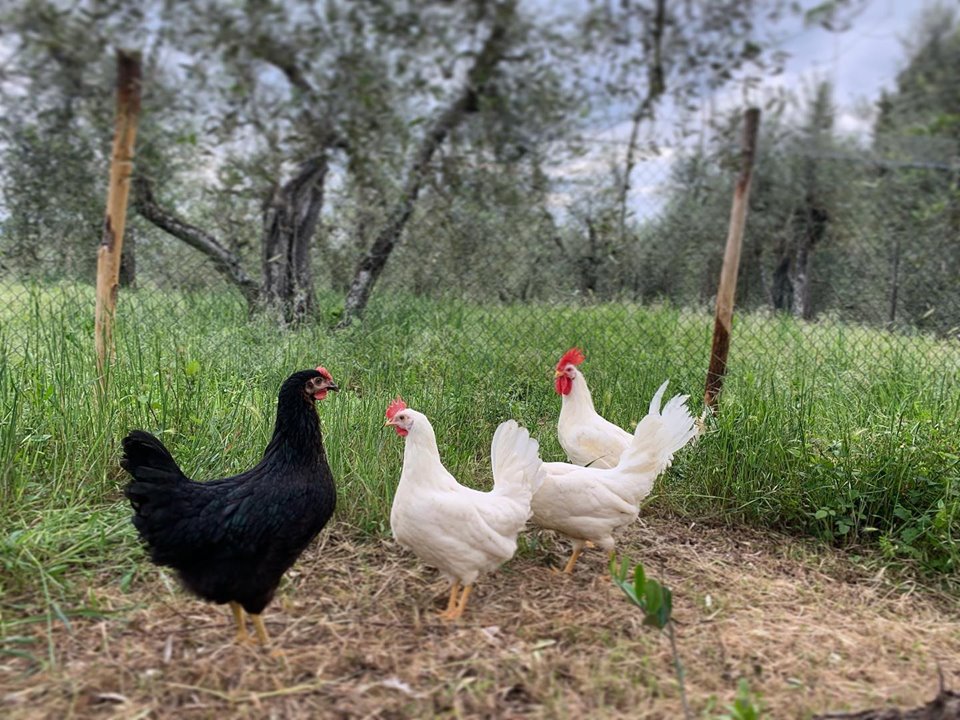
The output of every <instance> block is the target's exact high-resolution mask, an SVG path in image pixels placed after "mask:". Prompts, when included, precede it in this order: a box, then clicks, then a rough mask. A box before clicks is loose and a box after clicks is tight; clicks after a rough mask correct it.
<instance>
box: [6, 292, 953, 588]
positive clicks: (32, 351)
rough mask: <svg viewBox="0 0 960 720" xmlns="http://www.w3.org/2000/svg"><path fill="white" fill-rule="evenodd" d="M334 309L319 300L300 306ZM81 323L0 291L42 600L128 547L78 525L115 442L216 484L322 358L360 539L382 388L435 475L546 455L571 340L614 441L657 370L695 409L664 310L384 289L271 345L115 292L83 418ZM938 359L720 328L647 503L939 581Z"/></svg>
mask: <svg viewBox="0 0 960 720" xmlns="http://www.w3.org/2000/svg"><path fill="white" fill-rule="evenodd" d="M339 301H340V298H339V296H338V295H333V294H326V295H321V296H320V299H319V304H320V306H321V307H324V308H335V307H336V306H337V304H338V303H339ZM92 310H93V288H92V287H89V286H85V285H72V284H59V285H31V286H14V287H11V286H6V291H5V294H2V296H0V451H2V452H0V538H8V539H9V538H11V537H14V536H15V538H16V542H15V543H12V544H11V543H4V544H3V549H2V550H0V553H2V555H3V562H4V563H5V564H6V565H5V566H6V567H7V568H8V571H7V572H4V573H2V575H0V577H2V579H0V582H2V583H3V584H4V585H5V588H6V589H7V590H13V589H15V588H16V587H19V586H21V585H22V584H23V583H35V582H36V574H37V573H38V572H39V570H38V568H43V567H48V566H56V567H57V568H60V569H59V570H58V573H61V574H60V575H58V576H57V577H53V578H50V583H51V584H50V586H51V588H53V590H52V592H59V590H58V588H60V587H61V584H63V583H65V582H66V581H65V580H64V575H63V573H67V572H68V570H69V568H70V567H71V566H72V564H74V563H75V564H76V566H77V567H87V566H91V565H95V564H96V563H97V562H103V561H105V557H106V556H105V555H98V554H97V553H99V552H100V551H99V550H97V549H96V548H99V547H103V548H115V547H122V548H123V549H124V550H123V552H137V551H136V550H135V548H136V544H135V542H134V536H133V532H132V528H131V527H129V525H128V524H126V523H125V522H121V521H120V520H117V522H116V523H114V522H113V521H110V522H109V523H108V522H106V521H104V522H103V523H100V524H90V523H91V522H92V520H91V518H93V517H101V516H109V517H110V518H121V519H122V518H123V517H124V516H125V514H126V510H125V509H124V506H123V503H122V501H121V495H120V488H121V486H122V484H123V483H124V482H125V478H124V475H123V473H122V471H121V470H120V469H119V468H118V467H117V456H118V451H119V447H118V446H119V441H120V439H121V438H122V437H123V435H124V434H125V433H126V432H127V431H128V430H129V429H130V428H133V427H141V428H144V429H146V430H150V431H153V432H155V433H158V434H159V436H160V437H161V438H163V440H164V441H165V442H166V443H168V444H169V446H170V448H171V450H172V452H173V453H174V455H175V456H176V457H177V459H178V461H179V462H180V463H181V465H182V467H183V468H184V470H185V471H186V472H187V473H188V474H190V475H191V476H194V477H197V478H199V479H204V478H210V477H214V476H219V475H225V474H229V473H232V472H238V471H240V470H242V469H244V468H246V467H249V466H250V465H251V464H253V463H254V462H256V460H257V458H258V457H259V454H260V453H261V452H262V450H263V447H264V446H265V444H266V442H267V439H268V437H269V434H270V431H271V429H272V423H273V413H274V403H275V399H276V396H275V393H276V390H277V387H278V386H279V384H280V382H281V380H283V378H284V377H286V375H287V374H288V373H289V372H291V371H292V370H293V369H296V368H303V367H312V366H315V365H316V364H317V363H318V362H323V363H324V364H325V365H326V366H327V367H328V368H329V369H330V370H331V372H332V373H333V375H334V377H335V378H336V379H337V381H338V383H339V384H340V386H341V388H343V390H342V392H341V393H339V395H337V396H335V397H330V398H328V399H327V400H326V401H324V403H322V404H321V406H320V412H321V417H322V421H323V426H324V430H325V433H326V438H327V447H328V450H329V457H330V461H331V464H332V466H333V469H334V473H335V475H336V477H337V480H338V488H339V499H338V514H339V517H340V518H341V519H343V520H346V521H348V522H350V523H351V524H352V525H354V526H356V527H357V528H360V529H362V530H363V531H366V532H371V533H374V534H379V533H382V532H386V530H387V527H388V517H389V508H390V503H391V500H392V496H393V489H394V487H395V486H396V482H397V479H398V476H399V470H400V460H401V454H402V443H399V442H396V438H395V437H393V436H392V435H391V434H390V433H386V432H384V431H383V428H382V423H381V421H380V420H381V418H382V416H383V411H384V408H385V407H386V405H387V403H388V402H389V401H390V400H391V399H392V398H393V397H394V396H395V395H396V394H397V393H402V394H403V395H404V397H405V398H406V399H407V401H408V402H409V403H410V404H411V405H412V406H413V407H416V408H418V409H420V410H423V411H424V412H425V413H426V414H427V415H428V416H429V417H430V418H431V419H432V420H433V422H434V427H435V428H436V430H437V435H438V441H439V444H440V447H441V448H442V452H443V455H444V462H445V463H446V464H447V466H448V467H449V469H450V470H451V472H453V473H454V474H455V475H456V476H457V477H458V478H460V479H461V480H462V481H464V482H466V483H468V484H472V485H474V486H478V487H488V486H489V482H490V476H489V457H488V455H489V441H490V437H492V434H493V431H494V429H495V428H496V426H497V424H498V423H500V422H501V421H502V420H504V419H505V418H510V417H512V418H516V419H517V421H518V422H520V423H521V424H522V425H524V426H526V427H528V428H530V429H531V431H532V433H533V434H534V436H535V437H536V438H537V439H538V440H539V441H540V443H541V452H542V456H543V457H544V459H547V460H558V459H561V458H562V457H563V454H562V451H561V449H560V447H559V444H558V441H557V438H556V429H555V425H556V418H557V413H558V411H559V402H558V400H557V396H556V394H555V393H554V391H553V386H552V383H551V380H550V379H551V368H552V367H553V364H554V363H555V362H556V358H557V357H559V355H560V354H562V353H563V352H564V351H565V350H566V349H567V348H569V347H570V346H571V345H573V344H582V345H583V347H585V348H586V351H587V357H588V360H587V364H586V365H585V366H584V372H586V373H587V377H588V379H589V382H590V385H591V388H592V389H593V396H594V401H595V403H596V405H597V409H598V410H599V411H600V412H601V413H602V414H603V415H604V416H605V417H607V418H609V419H610V420H611V421H613V422H616V423H617V424H619V425H621V426H622V427H632V426H633V425H635V423H636V422H637V421H638V420H639V419H640V417H641V414H642V413H643V412H644V409H645V407H646V403H647V402H648V399H649V397H650V396H651V395H652V393H653V392H654V390H655V389H656V387H657V386H658V385H659V384H660V383H661V382H662V381H663V379H666V378H670V381H671V388H674V389H676V391H678V392H689V393H691V394H693V395H697V394H698V392H699V390H698V389H699V388H701V387H702V384H703V379H704V363H705V359H706V358H707V357H708V353H709V348H710V329H711V327H712V318H711V317H710V316H709V315H707V314H698V313H692V312H688V311H679V310H676V309H675V308H671V307H669V306H660V307H639V306H636V305H629V304H619V303H618V304H596V305H590V306H576V305H562V304H561V305H547V304H543V305H530V304H522V305H521V304H518V305H492V304H474V303H465V302H462V301H457V300H452V299H451V300H447V301H445V302H437V301H434V300H430V299H428V298H423V297H419V298H418V297H414V296H412V295H409V294H403V293H399V292H396V293H391V294H389V295H387V296H384V297H381V298H379V299H375V301H374V303H373V305H371V307H370V312H369V313H368V315H367V316H366V318H365V319H364V322H363V323H361V324H358V325H357V326H356V327H354V328H351V329H350V330H349V331H347V332H341V333H336V334H331V333H329V332H328V331H327V330H326V329H325V328H324V327H323V326H313V325H308V326H305V327H303V328H301V329H299V330H297V331H282V330H280V329H278V328H277V327H276V326H275V325H274V324H272V323H271V322H270V321H269V320H268V319H266V318H259V317H255V318H252V319H250V318H248V316H247V314H246V309H245V307H244V304H243V302H242V300H241V299H240V298H239V296H238V295H235V294H232V293H229V292H225V293H214V292H206V293H188V292H179V293H175V292H169V291H167V292H158V291H157V290H155V289H153V288H148V287H142V288H140V289H137V290H134V291H124V292H121V296H120V304H119V309H118V325H117V329H116V339H117V361H116V363H115V364H114V366H113V367H112V370H111V375H110V387H111V392H110V397H109V399H108V401H107V402H106V403H104V404H101V403H99V402H97V400H96V393H95V388H96V383H97V379H96V374H95V370H94V363H93V349H92V340H91V338H92V336H93V319H92V316H93V311H92ZM811 348H821V350H820V351H818V352H816V353H812V352H810V349H811ZM956 354H957V349H956V348H955V347H953V346H952V345H950V344H949V343H944V342H938V341H936V340H933V339H930V338H924V337H915V338H909V341H906V340H905V339H904V338H899V337H898V336H896V335H892V334H889V333H882V332H878V331H874V330H867V329H863V328H853V327H850V326H846V325H843V324H840V323H826V322H821V323H818V324H816V325H809V324H803V323H799V322H797V321H794V320H792V319H790V318H770V317H766V316H763V315H748V314H744V315H742V316H739V317H738V320H737V323H736V326H735V329H734V336H733V339H732V348H731V364H730V375H729V376H728V378H727V381H726V385H725V389H724V394H723V397H722V400H721V411H720V413H719V414H718V415H717V416H716V417H715V418H713V419H712V420H711V421H710V426H709V431H708V433H707V435H706V436H705V437H703V438H702V439H701V440H700V442H699V443H698V444H697V445H696V446H694V447H692V448H689V449H688V450H686V451H684V452H683V453H680V454H679V455H678V457H677V459H676V462H675V464H674V466H673V468H672V469H671V470H670V472H669V473H668V474H667V475H666V476H665V478H664V479H663V480H662V481H661V482H659V483H658V485H657V488H656V489H655V491H654V497H653V498H652V500H651V501H652V502H654V503H658V504H659V505H660V506H661V507H665V508H669V509H670V510H672V511H675V512H678V513H680V514H689V515H693V516H701V517H702V516H705V515H707V516H720V517H723V518H726V519H729V520H730V521H732V522H747V523H752V524H756V525H759V526H762V527H775V528H779V529H782V530H785V531H788V532H794V533H798V534H812V535H815V536H817V537H821V538H823V539H824V540H826V541H829V542H833V543H836V544H839V545H864V544H867V545H870V544H874V545H876V547H878V548H879V549H880V550H881V551H882V552H884V553H887V554H888V556H889V557H890V558H891V559H892V560H908V561H910V562H913V563H916V564H918V565H919V566H921V567H923V568H925V569H926V570H927V571H930V572H955V571H956V569H957V567H958V563H960V538H958V534H957V527H958V518H960V462H958V454H957V447H958V423H957V418H958V417H960V378H958V377H957V370H955V369H953V368H957V367H960V358H957V357H956ZM931 358H936V364H935V365H934V364H930V359H931ZM693 409H694V411H695V413H696V414H698V411H697V410H696V407H695V405H694V408H693ZM822 511H826V514H824V513H823V512H822ZM830 511H833V515H831V514H830ZM818 515H819V517H818ZM91 533H93V536H91ZM14 534H15V535H14ZM91 537H92V545H91V544H90V543H91ZM91 548H93V549H91ZM104 552H106V549H105V550H104ZM31 558H32V559H31ZM110 562H112V560H111V561H110Z"/></svg>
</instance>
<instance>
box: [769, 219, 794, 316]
mask: <svg viewBox="0 0 960 720" xmlns="http://www.w3.org/2000/svg"><path fill="white" fill-rule="evenodd" d="M787 232H789V230H788V231H787ZM793 294H794V293H793V249H792V242H791V241H790V239H789V238H787V237H782V238H781V240H780V247H779V252H778V253H777V265H776V267H775V268H774V269H773V282H772V287H771V288H770V297H771V303H772V305H773V309H774V310H784V311H786V312H791V311H792V310H793Z"/></svg>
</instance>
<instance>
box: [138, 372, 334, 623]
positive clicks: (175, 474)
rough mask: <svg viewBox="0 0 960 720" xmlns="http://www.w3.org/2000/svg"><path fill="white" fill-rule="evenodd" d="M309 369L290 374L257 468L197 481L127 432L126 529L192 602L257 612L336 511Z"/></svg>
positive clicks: (144, 435) (156, 443) (151, 442)
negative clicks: (129, 521) (129, 520)
mask: <svg viewBox="0 0 960 720" xmlns="http://www.w3.org/2000/svg"><path fill="white" fill-rule="evenodd" d="M317 377H320V373H319V372H317V371H315V370H306V371H303V372H299V373H295V374H294V375H291V376H290V377H289V378H287V380H286V381H285V382H284V383H283V386H282V387H281V388H280V393H279V396H278V398H277V419H276V424H275V426H274V431H273V437H272V438H271V440H270V443H269V445H268V446H267V448H266V450H265V451H264V454H263V458H262V459H261V461H260V462H259V464H257V466H256V467H254V468H252V469H250V470H248V471H246V472H244V473H241V474H239V475H235V476H233V477H228V478H223V479H221V480H212V481H210V482H196V481H194V480H191V479H190V478H188V477H187V476H186V475H184V474H183V472H182V471H181V470H180V468H179V466H178V465H177V463H176V461H175V460H174V459H173V456H172V455H171V454H170V451H169V450H167V448H166V447H164V445H163V443H162V442H160V440H158V439H157V438H156V437H154V436H153V435H151V434H150V433H148V432H144V431H142V430H134V431H132V432H131V433H130V434H129V435H127V437H126V438H124V440H123V458H122V459H121V461H120V465H121V467H123V469H124V470H126V471H127V472H128V473H130V475H132V476H133V480H132V481H131V482H130V483H129V484H128V485H127V487H126V488H125V490H124V494H125V495H126V496H127V498H129V500H130V504H131V506H132V507H133V509H134V511H135V514H134V517H133V524H134V525H135V526H136V528H137V530H138V531H139V533H140V537H141V539H142V540H143V541H144V543H145V544H146V545H147V546H148V547H149V549H150V557H151V559H152V560H153V562H154V563H156V564H158V565H166V566H168V567H172V568H174V569H175V570H177V572H178V574H179V576H180V578H181V580H182V581H183V584H184V585H185V586H186V587H187V589H189V590H190V591H191V592H193V593H195V594H196V595H198V596H200V597H202V598H204V599H206V600H210V601H212V602H216V603H226V602H231V601H233V602H238V603H240V604H241V605H242V606H243V608H244V609H245V610H246V611H247V612H249V613H253V614H259V613H260V612H262V611H263V609H264V608H265V607H266V606H267V604H268V603H269V602H270V600H271V599H272V598H273V594H274V592H275V591H276V589H277V586H278V585H279V583H280V578H281V577H282V576H283V573H284V572H286V571H287V569H288V568H289V567H290V566H291V565H293V563H294V562H295V561H296V559H297V558H298V557H299V556H300V554H301V553H302V552H303V551H304V549H306V547H307V545H308V544H309V543H310V541H311V540H313V538H314V537H316V536H317V534H318V533H319V532H320V530H322V529H323V526H324V525H326V523H327V521H328V520H329V519H330V517H331V515H332V514H333V511H334V506H335V504H336V489H335V487H334V482H333V477H332V475H331V473H330V467H329V465H328V464H327V458H326V453H325V452H324V448H323V440H322V437H321V434H320V422H319V419H318V418H317V412H316V407H315V401H314V400H313V398H312V397H311V396H310V395H309V394H308V393H307V392H306V384H307V382H308V381H309V380H311V379H313V378H317Z"/></svg>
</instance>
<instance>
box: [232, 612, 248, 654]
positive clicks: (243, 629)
mask: <svg viewBox="0 0 960 720" xmlns="http://www.w3.org/2000/svg"><path fill="white" fill-rule="evenodd" d="M230 609H231V610H233V620H234V622H235V623H236V624H237V635H236V638H234V640H235V642H236V643H237V644H238V645H246V644H247V643H249V642H250V636H249V635H247V623H246V621H245V620H244V618H243V608H242V607H241V606H240V603H235V602H231V603H230Z"/></svg>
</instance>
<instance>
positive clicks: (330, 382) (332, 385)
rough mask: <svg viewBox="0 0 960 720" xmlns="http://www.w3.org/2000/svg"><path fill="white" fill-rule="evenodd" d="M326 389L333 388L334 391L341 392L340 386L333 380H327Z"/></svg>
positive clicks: (324, 387)
mask: <svg viewBox="0 0 960 720" xmlns="http://www.w3.org/2000/svg"><path fill="white" fill-rule="evenodd" d="M323 389H324V390H333V391H334V392H340V388H339V387H337V384H336V383H335V382H334V381H333V380H327V382H326V384H325V385H324V386H323Z"/></svg>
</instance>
